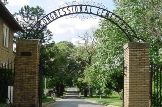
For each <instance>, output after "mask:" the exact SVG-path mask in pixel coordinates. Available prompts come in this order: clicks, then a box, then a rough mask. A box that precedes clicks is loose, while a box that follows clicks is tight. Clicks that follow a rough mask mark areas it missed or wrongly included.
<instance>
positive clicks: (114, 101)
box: [85, 97, 122, 107]
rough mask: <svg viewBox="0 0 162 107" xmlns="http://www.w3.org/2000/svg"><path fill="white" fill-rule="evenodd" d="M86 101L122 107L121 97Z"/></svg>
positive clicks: (94, 98)
mask: <svg viewBox="0 0 162 107" xmlns="http://www.w3.org/2000/svg"><path fill="white" fill-rule="evenodd" d="M85 99H86V100H90V101H95V102H97V103H101V104H104V105H114V106H118V107H122V100H121V99H120V98H119V97H102V98H101V99H100V98H99V97H98V98H97V97H93V98H85Z"/></svg>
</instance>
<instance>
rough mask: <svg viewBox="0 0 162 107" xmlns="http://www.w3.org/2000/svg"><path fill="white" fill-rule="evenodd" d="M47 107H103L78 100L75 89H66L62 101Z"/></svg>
mask: <svg viewBox="0 0 162 107" xmlns="http://www.w3.org/2000/svg"><path fill="white" fill-rule="evenodd" d="M49 107H105V106H103V105H100V104H96V103H92V102H88V101H86V100H84V99H79V97H78V92H77V89H76V88H68V89H67V93H66V95H65V98H64V99H61V100H59V101H56V102H54V103H53V104H51V105H49Z"/></svg>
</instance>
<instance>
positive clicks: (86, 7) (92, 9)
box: [14, 3, 149, 107]
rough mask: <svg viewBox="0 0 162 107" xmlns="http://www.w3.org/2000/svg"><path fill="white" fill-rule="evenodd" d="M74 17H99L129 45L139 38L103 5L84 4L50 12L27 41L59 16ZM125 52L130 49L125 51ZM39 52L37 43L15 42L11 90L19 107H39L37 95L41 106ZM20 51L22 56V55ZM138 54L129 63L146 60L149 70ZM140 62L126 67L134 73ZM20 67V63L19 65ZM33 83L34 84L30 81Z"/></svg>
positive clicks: (32, 29)
mask: <svg viewBox="0 0 162 107" xmlns="http://www.w3.org/2000/svg"><path fill="white" fill-rule="evenodd" d="M76 14H88V15H90V16H91V15H93V16H98V17H101V18H103V19H105V20H108V21H110V22H112V23H113V24H114V25H116V26H117V27H118V28H119V29H121V31H122V32H123V33H124V34H125V36H126V38H127V39H128V40H129V41H130V42H133V41H136V40H139V39H140V38H139V37H138V36H137V35H136V33H135V31H134V30H133V29H132V28H131V27H130V26H129V25H128V24H127V23H126V22H125V21H124V20H123V19H122V18H120V17H119V16H118V15H116V14H115V13H113V12H110V11H109V10H107V9H106V8H104V7H103V6H96V5H90V4H85V3H83V4H80V3H79V4H72V5H67V6H63V7H60V8H59V9H56V10H54V11H52V12H51V13H49V14H47V15H45V16H44V17H43V18H42V19H40V20H39V21H38V22H36V23H35V24H34V25H33V26H32V27H31V30H30V31H29V33H28V34H27V35H26V39H27V38H28V39H30V37H28V36H29V35H34V36H35V37H37V36H39V33H41V32H42V30H43V29H44V28H45V27H46V26H47V25H48V24H50V23H51V22H53V21H55V20H57V19H59V18H61V17H65V16H70V15H76ZM35 39H36V38H35ZM22 44H23V45H22ZM140 45H141V44H140ZM140 45H139V44H137V46H140ZM128 46H135V48H138V47H137V46H136V44H133V45H128ZM144 46H146V45H145V44H144ZM133 48H134V47H133ZM146 48H148V47H146ZM126 49H129V48H126ZM27 51H28V52H27ZM38 51H39V40H22V41H19V42H18V45H17V51H16V58H17V59H16V61H17V63H16V64H15V68H16V69H17V71H16V70H15V71H16V72H19V73H15V74H16V75H17V78H16V79H17V80H15V81H14V82H17V83H16V85H17V86H15V87H17V88H15V89H14V91H15V96H16V97H18V98H15V99H14V101H15V104H18V105H20V107H22V106H21V105H29V106H32V107H38V100H37V97H38V96H39V107H42V101H41V100H42V98H41V97H42V95H41V94H42V92H41V91H42V90H41V83H42V82H40V84H39V85H38V81H41V79H42V75H40V78H38V69H39V68H38V64H39V52H38ZM126 51H127V50H126ZM132 51H133V52H136V51H134V49H133V50H132ZM137 51H139V52H137V53H140V52H141V48H140V49H139V50H138V49H137ZM143 51H144V52H143V53H144V55H143V56H146V57H149V54H148V50H147V49H143ZM145 51H146V52H145ZM23 52H24V53H25V54H23ZM126 53H128V52H126ZM135 54H136V53H135ZM138 55H139V56H140V57H135V56H134V54H132V57H131V58H132V59H134V60H135V61H134V62H132V63H138V62H137V61H140V62H139V63H143V62H145V61H146V63H145V64H146V65H145V64H144V66H145V67H148V68H149V65H147V64H148V62H147V60H145V58H144V59H143V58H141V54H138ZM136 58H141V59H139V60H136ZM22 59H23V60H22ZM129 59H130V58H127V59H126V60H129ZM141 60H142V61H141ZM143 60H144V61H143ZM25 61H26V62H25ZM24 62H25V63H24ZM127 62H128V61H127ZM139 63H138V64H128V65H130V66H131V67H134V68H133V70H136V68H138V67H139V66H137V67H136V66H134V65H139ZM19 64H21V66H20V65H19ZM141 65H143V64H141ZM29 66H32V67H33V68H32V67H29ZM140 67H141V66H140ZM142 67H143V66H142ZM148 68H146V69H148ZM139 69H142V70H144V69H143V68H139ZM26 71H27V72H26ZM137 73H138V72H137ZM40 74H41V72H40ZM21 75H24V78H21V79H19V77H20V76H21ZM138 75H139V74H138ZM138 75H135V76H138ZM145 77H146V76H145ZM142 78H143V77H142ZM33 80H34V81H36V82H33ZM139 80H142V79H139ZM26 81H27V82H26ZM135 81H136V78H135ZM21 82H23V84H22V83H21ZM25 82H26V84H24V83H25ZM29 82H30V84H29ZM126 85H127V84H126ZM133 85H134V84H133ZM144 85H145V83H144ZM37 86H40V87H39V88H40V90H39V95H38V90H36V89H37V88H38V87H37ZM29 87H32V88H31V89H33V90H34V91H33V90H29ZM136 88H137V87H136ZM139 88H141V87H139ZM24 90H25V91H24ZM21 91H22V92H23V93H21V96H20V95H19V93H20V92H21ZM26 91H30V92H28V93H26ZM144 94H145V93H144ZM138 95H140V94H138ZM130 96H131V95H130ZM32 99H33V100H32ZM19 103H20V104H19Z"/></svg>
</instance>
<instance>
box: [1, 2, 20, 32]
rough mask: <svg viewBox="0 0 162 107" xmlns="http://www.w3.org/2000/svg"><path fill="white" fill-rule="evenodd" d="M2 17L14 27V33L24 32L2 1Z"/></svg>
mask: <svg viewBox="0 0 162 107" xmlns="http://www.w3.org/2000/svg"><path fill="white" fill-rule="evenodd" d="M0 16H1V17H2V18H3V19H4V20H5V21H6V22H7V23H8V24H9V25H10V26H11V27H12V29H13V32H17V31H23V29H22V27H21V26H20V25H19V24H18V22H17V21H16V20H15V18H14V17H13V15H12V14H11V13H10V12H9V11H8V9H7V8H6V7H5V6H4V4H3V3H2V2H1V1H0Z"/></svg>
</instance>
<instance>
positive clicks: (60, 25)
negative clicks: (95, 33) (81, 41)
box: [48, 17, 99, 34]
mask: <svg viewBox="0 0 162 107" xmlns="http://www.w3.org/2000/svg"><path fill="white" fill-rule="evenodd" d="M98 22H99V18H98V19H93V18H88V19H86V20H84V21H82V20H81V19H79V18H68V19H67V18H65V17H63V18H60V19H57V20H56V21H54V22H53V23H51V24H49V25H48V28H49V29H50V30H51V31H52V32H53V33H54V34H61V33H65V32H67V31H69V34H70V33H71V34H73V33H74V32H75V31H76V30H88V29H91V28H92V27H93V28H94V27H97V26H98Z"/></svg>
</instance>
